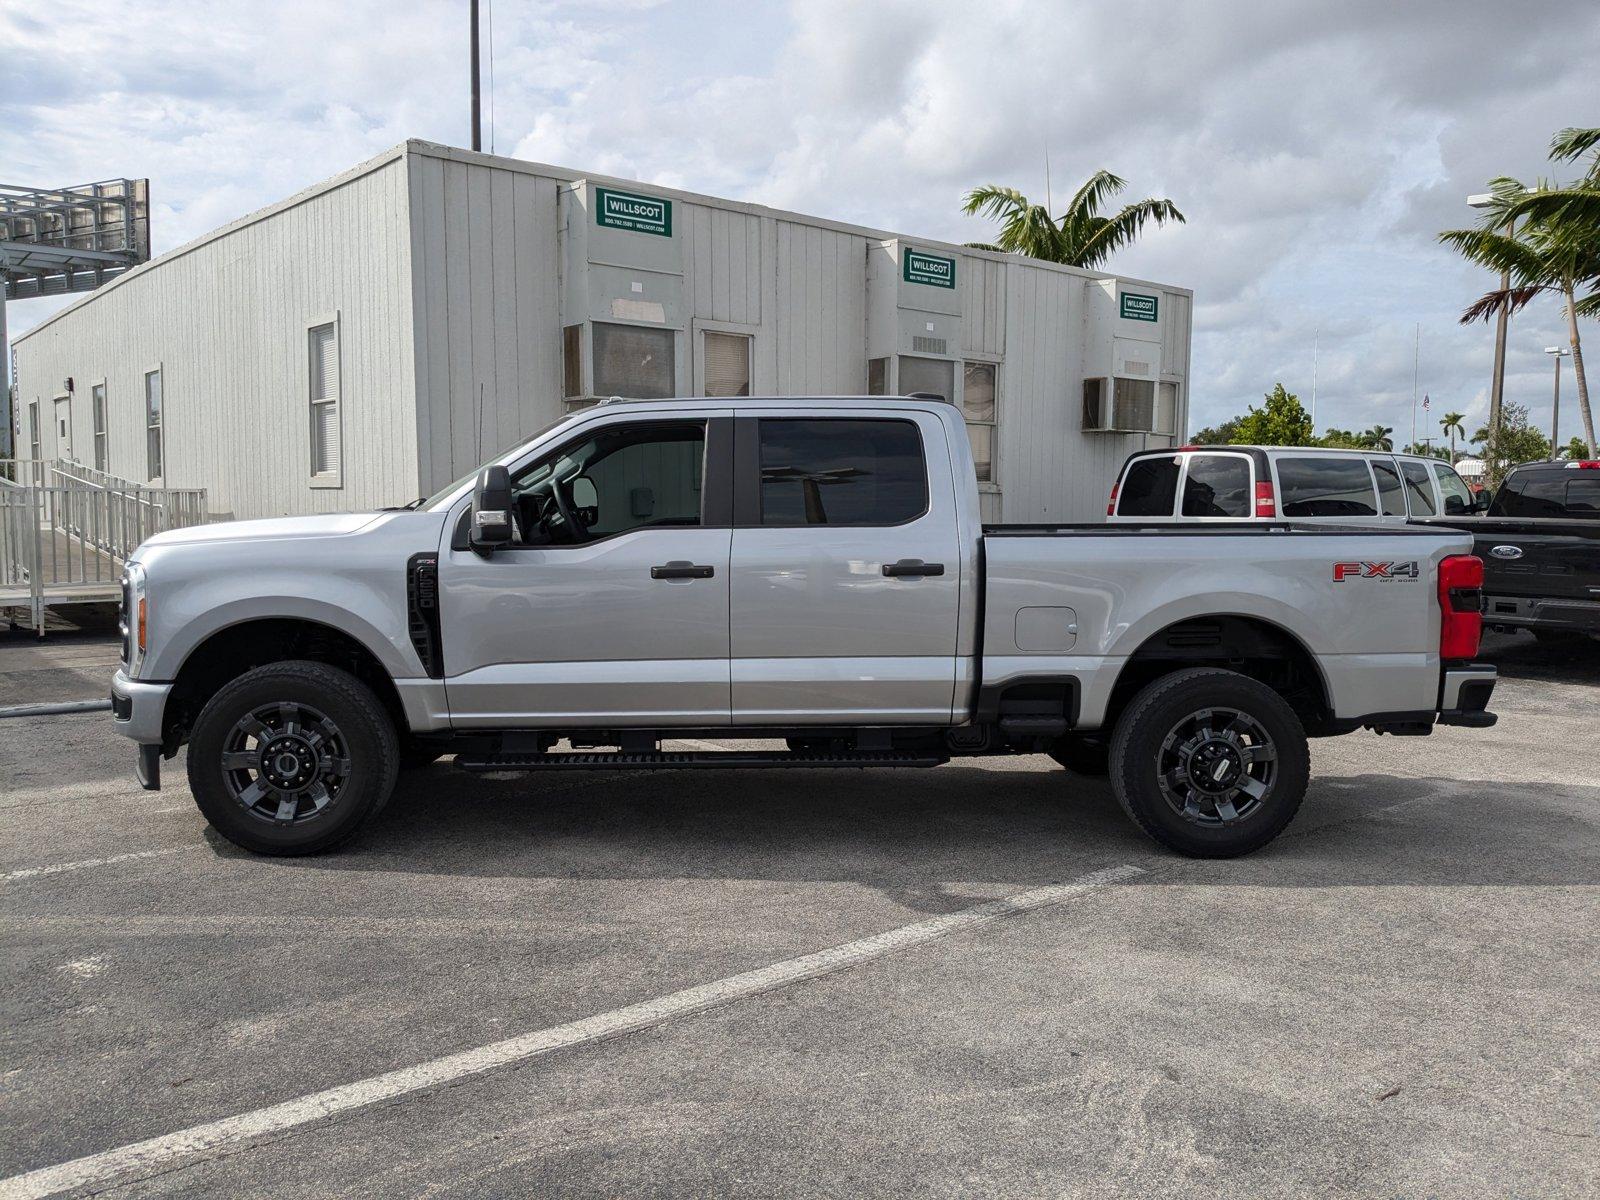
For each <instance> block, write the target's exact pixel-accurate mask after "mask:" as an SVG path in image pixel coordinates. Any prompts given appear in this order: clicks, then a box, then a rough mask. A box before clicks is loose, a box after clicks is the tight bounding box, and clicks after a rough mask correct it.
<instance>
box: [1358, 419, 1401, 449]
mask: <svg viewBox="0 0 1600 1200" xmlns="http://www.w3.org/2000/svg"><path fill="white" fill-rule="evenodd" d="M1393 432H1394V428H1393V427H1392V426H1389V425H1374V426H1373V427H1372V428H1371V429H1367V430H1363V431H1362V432H1361V433H1358V434H1356V438H1357V439H1358V440H1359V441H1360V442H1361V449H1363V450H1393V449H1394V439H1392V438H1391V437H1390V436H1389V435H1390V434H1391V433H1393Z"/></svg>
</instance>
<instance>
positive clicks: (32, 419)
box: [28, 400, 39, 461]
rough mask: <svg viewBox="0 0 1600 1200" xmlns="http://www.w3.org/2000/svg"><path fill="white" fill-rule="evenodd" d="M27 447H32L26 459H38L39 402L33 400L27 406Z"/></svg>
mask: <svg viewBox="0 0 1600 1200" xmlns="http://www.w3.org/2000/svg"><path fill="white" fill-rule="evenodd" d="M28 445H29V446H30V447H32V449H31V450H30V452H29V454H28V457H29V458H31V459H34V460H35V461H37V460H38V458H39V402H38V401H37V400H34V401H32V402H30V403H29V405H28Z"/></svg>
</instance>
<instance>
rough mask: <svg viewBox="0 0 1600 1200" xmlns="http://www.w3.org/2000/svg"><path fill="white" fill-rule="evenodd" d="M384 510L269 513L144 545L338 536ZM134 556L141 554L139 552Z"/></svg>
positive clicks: (151, 539) (155, 539)
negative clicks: (310, 514)
mask: <svg viewBox="0 0 1600 1200" xmlns="http://www.w3.org/2000/svg"><path fill="white" fill-rule="evenodd" d="M383 515H384V514H383V513H376V512H369V513H329V514H327V515H326V516H318V517H268V518H266V519H264V520H258V521H222V522H219V523H218V524H216V525H193V526H190V527H189V528H187V529H171V530H168V531H167V532H166V533H158V534H155V535H154V536H152V537H149V538H146V539H145V541H144V543H143V545H141V546H140V551H141V552H142V551H143V550H144V549H145V548H147V547H148V548H152V549H153V548H156V547H163V546H184V545H190V544H192V543H196V542H255V541H266V540H277V539H283V538H319V537H339V536H341V535H343V534H350V533H355V532H357V531H358V530H361V529H364V528H366V527H367V526H368V525H370V524H372V523H373V522H374V521H376V520H378V519H379V518H380V517H382V516H383ZM135 557H138V555H137V554H136V555H135Z"/></svg>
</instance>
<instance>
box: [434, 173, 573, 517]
mask: <svg viewBox="0 0 1600 1200" xmlns="http://www.w3.org/2000/svg"><path fill="white" fill-rule="evenodd" d="M408 161H409V163H410V183H411V188H412V195H413V197H414V206H415V221H414V224H413V228H412V233H411V238H412V248H413V249H412V253H413V257H414V259H415V261H416V263H417V271H416V277H415V279H414V280H413V281H412V283H413V289H414V295H415V300H416V302H415V312H416V339H415V340H416V348H417V372H416V373H417V380H418V387H417V390H416V393H415V419H416V425H417V445H418V457H419V470H420V474H421V477H422V479H423V480H424V481H426V487H428V488H435V487H442V486H443V485H444V484H446V483H449V482H450V481H451V480H452V479H455V478H458V477H459V476H461V475H463V474H465V473H466V472H468V471H470V470H471V469H472V468H473V467H474V466H475V465H477V464H478V463H481V462H483V461H484V460H485V459H487V458H490V457H492V456H493V455H494V454H496V453H497V452H498V451H500V450H501V449H504V448H505V447H507V446H511V445H515V444H516V443H517V442H519V441H521V440H522V439H524V438H526V437H527V436H528V435H529V434H531V433H533V432H534V431H535V430H537V429H539V428H541V427H542V426H544V425H547V424H549V423H550V422H551V421H553V420H555V419H556V418H557V417H558V416H560V415H561V404H560V397H561V381H560V371H561V354H560V345H561V307H560V294H561V289H560V286H559V283H558V279H559V270H560V267H559V256H558V252H557V251H558V245H559V243H558V227H559V226H558V223H559V220H560V217H559V213H558V209H557V204H556V181H555V180H553V179H545V178H541V177H539V176H535V175H529V174H526V173H522V172H514V171H504V170H499V169H497V168H494V167H489V166H480V165H476V164H469V163H464V162H459V161H454V160H450V159H444V158H435V157H432V156H429V155H420V154H418V155H411V156H410V157H409V160H408Z"/></svg>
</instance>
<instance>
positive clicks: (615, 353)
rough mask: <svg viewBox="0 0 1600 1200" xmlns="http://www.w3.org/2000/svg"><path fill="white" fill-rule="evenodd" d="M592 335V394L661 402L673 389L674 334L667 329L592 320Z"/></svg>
mask: <svg viewBox="0 0 1600 1200" xmlns="http://www.w3.org/2000/svg"><path fill="white" fill-rule="evenodd" d="M592 336H593V338H594V390H595V394H596V395H599V396H628V397H630V398H632V399H635V400H661V399H664V398H666V397H668V396H671V395H673V393H674V392H675V391H676V390H677V378H678V369H677V360H676V357H675V354H674V351H675V348H676V339H677V334H676V333H675V332H674V331H672V330H671V329H643V328H640V327H639V326H637V325H609V324H605V323H603V322H600V321H596V322H595V323H594V325H593V327H592Z"/></svg>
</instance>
